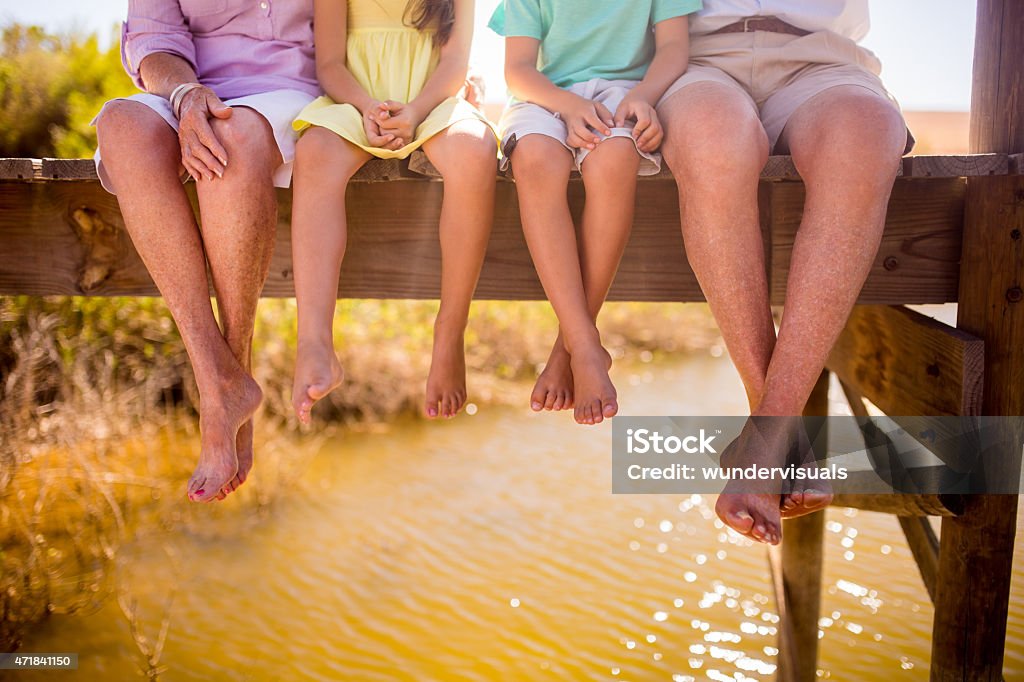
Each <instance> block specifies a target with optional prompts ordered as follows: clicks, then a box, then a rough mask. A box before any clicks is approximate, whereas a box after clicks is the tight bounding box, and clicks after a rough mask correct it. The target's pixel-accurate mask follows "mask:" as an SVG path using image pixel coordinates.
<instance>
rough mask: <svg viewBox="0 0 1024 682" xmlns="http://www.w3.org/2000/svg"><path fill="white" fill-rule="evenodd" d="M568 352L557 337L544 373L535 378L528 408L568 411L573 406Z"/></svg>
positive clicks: (535, 410)
mask: <svg viewBox="0 0 1024 682" xmlns="http://www.w3.org/2000/svg"><path fill="white" fill-rule="evenodd" d="M570 361H571V359H570V358H569V352H568V351H567V350H565V346H564V345H563V344H562V339H561V337H559V338H558V339H557V340H556V341H555V345H554V347H552V348H551V355H549V356H548V361H547V364H545V365H544V371H542V372H541V373H540V376H539V377H537V383H536V384H534V385H533V393H531V394H530V408H531V409H533V411H534V412H540V411H541V410H555V411H556V412H557V411H558V410H568V409H569V408H570V407H572V406H573V385H572V368H571V367H570Z"/></svg>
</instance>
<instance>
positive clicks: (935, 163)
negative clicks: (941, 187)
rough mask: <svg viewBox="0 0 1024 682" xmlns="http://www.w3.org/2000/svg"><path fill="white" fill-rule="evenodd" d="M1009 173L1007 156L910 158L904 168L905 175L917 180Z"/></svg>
mask: <svg viewBox="0 0 1024 682" xmlns="http://www.w3.org/2000/svg"><path fill="white" fill-rule="evenodd" d="M1009 172H1010V157H1009V156H1007V155H1006V154H963V155H958V156H908V157H907V158H906V159H905V160H904V166H903V174H904V175H909V176H911V177H915V178H931V177H937V178H956V177H971V176H978V175H1006V174H1007V173H1009Z"/></svg>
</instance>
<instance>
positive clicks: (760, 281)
mask: <svg viewBox="0 0 1024 682" xmlns="http://www.w3.org/2000/svg"><path fill="white" fill-rule="evenodd" d="M658 113H659V116H660V117H661V119H662V124H663V125H664V126H665V130H666V136H665V143H664V144H663V145H662V151H663V153H664V156H665V160H666V161H667V162H668V164H669V167H670V168H671V169H672V172H673V173H674V174H675V177H676V181H677V183H678V185H679V188H680V190H679V212H680V216H681V218H682V229H683V240H684V242H685V244H686V255H687V258H688V259H689V261H690V266H691V267H692V268H693V270H694V273H695V274H696V275H697V280H698V281H699V282H700V285H701V288H702V289H703V291H704V295H705V297H706V298H707V301H708V304H709V306H710V307H711V312H712V313H713V314H714V316H715V320H716V321H717V322H718V326H719V328H720V329H721V331H722V337H723V338H724V339H725V343H726V346H727V347H728V349H729V354H730V356H731V357H732V361H733V363H734V364H735V365H736V369H737V371H738V372H739V375H740V378H741V379H742V381H743V386H744V388H745V389H746V392H747V399H748V401H749V403H750V405H751V410H753V409H754V408H755V406H756V405H757V404H758V403H759V402H760V400H761V395H762V391H763V388H764V380H765V375H766V374H767V372H768V365H769V362H770V361H771V357H772V352H773V350H774V348H775V323H774V321H773V319H772V313H771V307H770V305H769V299H768V278H767V274H766V271H765V260H764V242H763V239H762V236H761V226H760V219H759V215H758V204H757V185H758V179H759V177H760V174H761V169H762V168H763V167H764V164H765V161H766V160H767V158H768V139H767V136H766V135H765V132H764V128H763V127H762V125H761V122H760V120H759V119H758V117H757V112H756V110H755V109H754V107H753V105H752V104H751V103H750V102H749V100H747V99H746V97H745V96H744V95H743V94H742V93H741V92H740V91H738V90H735V89H733V88H730V87H727V86H724V85H721V84H718V83H695V84H693V85H690V86H688V87H686V88H683V89H682V90H680V91H679V92H677V93H676V94H674V95H672V96H671V97H670V98H669V99H668V100H666V101H665V102H664V103H663V104H662V105H661V106H660V107H659V109H658ZM748 442H764V441H763V438H760V437H758V438H752V439H750V440H749V441H748ZM733 451H737V452H738V454H739V455H742V456H744V457H748V456H750V453H747V452H745V451H744V450H743V449H734V450H733ZM770 456H771V455H770V454H768V453H762V454H761V455H760V457H761V458H762V459H768V458H770ZM744 463H745V464H747V465H749V464H750V463H751V462H750V461H744ZM766 463H767V462H766ZM723 464H726V465H728V463H727V462H726V461H725V458H724V457H723ZM717 511H718V514H719V516H720V517H721V518H722V520H723V522H725V523H726V524H728V525H729V526H730V527H731V528H733V529H734V530H736V531H737V532H739V533H742V534H744V535H749V536H751V537H753V538H755V539H758V540H761V541H765V542H771V541H777V538H778V537H779V536H780V535H781V524H780V517H779V495H778V493H774V494H773V493H772V492H766V493H762V494H758V495H751V494H730V493H724V494H722V495H720V496H719V498H718V505H717Z"/></svg>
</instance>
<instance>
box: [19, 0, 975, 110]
mask: <svg viewBox="0 0 1024 682" xmlns="http://www.w3.org/2000/svg"><path fill="white" fill-rule="evenodd" d="M496 4H497V0H479V1H478V2H477V17H476V24H477V27H476V34H475V39H474V45H473V58H472V62H473V67H474V68H475V69H476V70H477V71H479V72H480V73H481V74H482V75H483V76H484V78H485V79H486V81H487V98H488V99H490V100H500V99H502V98H503V93H504V90H505V86H504V81H503V78H502V59H503V49H502V43H501V39H500V38H498V36H496V35H495V34H494V33H492V32H491V31H490V30H488V29H487V28H486V23H487V19H488V17H489V15H490V12H491V10H492V9H493V7H494V6H495V5H496ZM127 6H128V3H127V0H88V1H86V2H83V0H41V1H40V0H36V1H35V2H25V1H24V0H0V24H6V23H9V22H11V21H18V22H22V23H34V24H41V25H42V26H44V27H45V28H47V29H49V30H51V31H62V30H70V29H78V30H84V31H95V32H99V33H100V34H101V35H102V36H105V37H108V38H109V39H110V40H114V37H115V35H116V34H115V33H114V31H113V28H112V27H113V26H114V25H115V24H116V23H117V22H118V21H120V20H121V19H122V18H123V16H124V14H125V12H126V10H127ZM870 7H871V24H872V28H871V32H870V33H869V34H868V37H867V38H866V39H865V40H864V41H863V43H862V44H863V45H864V46H865V47H867V48H869V49H871V50H873V51H874V52H875V54H877V55H878V56H879V57H880V58H881V60H882V64H883V71H882V78H883V80H884V81H885V83H886V86H887V87H888V88H889V90H890V91H891V92H892V93H893V94H894V95H895V96H896V98H897V99H898V100H899V101H900V103H901V104H902V106H903V108H904V109H906V110H908V111H967V110H969V109H970V100H971V62H972V59H973V55H974V19H975V8H976V0H870Z"/></svg>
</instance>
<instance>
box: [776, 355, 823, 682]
mask: <svg viewBox="0 0 1024 682" xmlns="http://www.w3.org/2000/svg"><path fill="white" fill-rule="evenodd" d="M828 383H829V372H828V370H825V371H823V372H822V373H821V376H820V377H818V383H817V384H815V385H814V391H813V392H812V393H811V398H810V400H808V401H807V407H806V408H804V416H806V417H827V416H828ZM827 428H828V427H827V426H825V425H823V426H822V431H821V432H820V433H819V434H818V437H817V439H816V441H817V442H818V443H827V441H828V431H827ZM824 534H825V511H824V510H821V511H817V512H814V513H812V514H807V515H806V516H800V517H798V518H795V519H786V520H784V521H783V522H782V546H781V548H775V547H773V548H771V550H770V551H772V552H773V553H774V554H776V557H775V558H776V561H774V562H773V564H774V565H775V566H780V565H781V569H782V570H781V573H782V587H783V589H782V592H783V595H776V599H784V600H785V609H784V616H783V617H784V618H786V619H788V621H789V622H788V623H785V624H784V626H783V627H781V628H780V629H779V631H780V637H779V649H780V650H781V649H783V647H789V648H790V650H789V651H784V652H783V651H780V656H779V675H778V679H779V680H784V681H786V682H811V681H813V680H814V679H815V674H816V671H817V668H818V616H819V615H820V612H821V567H822V563H823V559H824V555H823V546H822V545H823V540H824ZM780 552H781V554H782V557H781V562H780V561H778V560H777V555H778V553H780ZM780 610H782V609H780ZM783 631H785V636H783V635H782V633H783ZM788 666H791V667H792V668H790V667H788Z"/></svg>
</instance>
